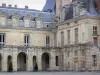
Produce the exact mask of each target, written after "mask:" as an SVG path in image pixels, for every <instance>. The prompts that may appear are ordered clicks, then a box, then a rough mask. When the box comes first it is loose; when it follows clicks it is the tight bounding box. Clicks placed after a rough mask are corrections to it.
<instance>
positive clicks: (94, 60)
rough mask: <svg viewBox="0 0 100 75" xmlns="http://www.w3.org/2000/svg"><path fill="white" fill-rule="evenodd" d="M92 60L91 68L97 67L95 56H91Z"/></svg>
mask: <svg viewBox="0 0 100 75" xmlns="http://www.w3.org/2000/svg"><path fill="white" fill-rule="evenodd" d="M92 60H93V66H94V67H95V66H97V56H96V55H92Z"/></svg>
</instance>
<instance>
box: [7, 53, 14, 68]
mask: <svg viewBox="0 0 100 75" xmlns="http://www.w3.org/2000/svg"><path fill="white" fill-rule="evenodd" d="M11 65H12V56H10V55H9V56H8V58H7V69H8V70H9V67H12V66H11ZM12 68H13V67H12Z"/></svg>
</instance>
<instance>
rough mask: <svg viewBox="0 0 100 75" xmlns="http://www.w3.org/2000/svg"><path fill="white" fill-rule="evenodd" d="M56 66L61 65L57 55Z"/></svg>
mask: <svg viewBox="0 0 100 75" xmlns="http://www.w3.org/2000/svg"><path fill="white" fill-rule="evenodd" d="M56 66H59V58H58V56H56Z"/></svg>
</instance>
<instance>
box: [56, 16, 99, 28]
mask: <svg viewBox="0 0 100 75" xmlns="http://www.w3.org/2000/svg"><path fill="white" fill-rule="evenodd" d="M82 19H100V16H87V15H82V16H79V17H77V18H73V19H69V20H66V21H63V22H58V23H57V24H56V25H57V26H61V25H65V24H69V23H72V22H75V21H79V20H82Z"/></svg>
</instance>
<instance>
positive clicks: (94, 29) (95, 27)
mask: <svg viewBox="0 0 100 75" xmlns="http://www.w3.org/2000/svg"><path fill="white" fill-rule="evenodd" d="M93 35H97V26H93Z"/></svg>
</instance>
